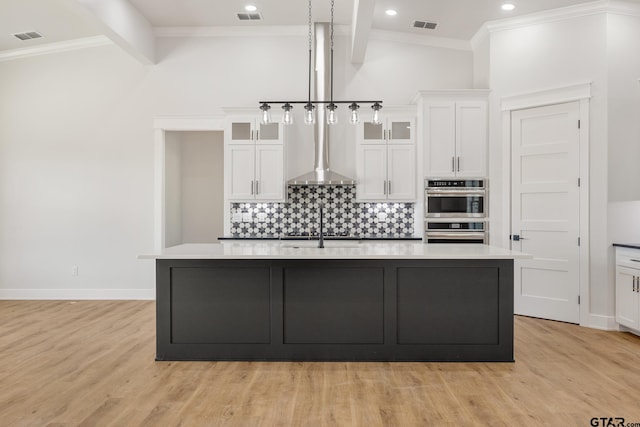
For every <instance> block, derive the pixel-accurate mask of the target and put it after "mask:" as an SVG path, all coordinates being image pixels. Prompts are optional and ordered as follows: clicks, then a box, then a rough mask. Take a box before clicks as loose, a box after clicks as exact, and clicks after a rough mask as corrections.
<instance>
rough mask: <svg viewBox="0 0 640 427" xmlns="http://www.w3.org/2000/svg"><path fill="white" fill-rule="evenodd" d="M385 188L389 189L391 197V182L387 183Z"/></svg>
mask: <svg viewBox="0 0 640 427" xmlns="http://www.w3.org/2000/svg"><path fill="white" fill-rule="evenodd" d="M387 186H388V187H389V193H388V194H389V195H391V181H387Z"/></svg>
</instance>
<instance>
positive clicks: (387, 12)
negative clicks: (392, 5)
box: [384, 9, 398, 16]
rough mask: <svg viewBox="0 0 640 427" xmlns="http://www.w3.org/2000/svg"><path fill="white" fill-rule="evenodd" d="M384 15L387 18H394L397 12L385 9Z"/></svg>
mask: <svg viewBox="0 0 640 427" xmlns="http://www.w3.org/2000/svg"><path fill="white" fill-rule="evenodd" d="M384 13H386V14H387V15H389V16H396V15H397V14H398V11H397V10H393V9H387V10H385V11H384Z"/></svg>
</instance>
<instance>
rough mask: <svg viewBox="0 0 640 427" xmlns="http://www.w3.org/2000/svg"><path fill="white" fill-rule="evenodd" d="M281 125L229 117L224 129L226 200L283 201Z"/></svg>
mask: <svg viewBox="0 0 640 427" xmlns="http://www.w3.org/2000/svg"><path fill="white" fill-rule="evenodd" d="M283 143H284V137H283V126H282V124H281V123H279V122H274V123H270V124H267V125H264V124H261V123H260V121H259V120H258V119H256V118H253V117H250V116H248V117H244V116H231V117H229V118H228V121H227V127H226V131H225V146H224V153H225V163H224V164H225V189H226V198H227V200H233V201H252V200H264V201H284V199H285V191H284V189H285V181H284V177H285V173H284V170H285V163H284V159H285V157H284V145H283Z"/></svg>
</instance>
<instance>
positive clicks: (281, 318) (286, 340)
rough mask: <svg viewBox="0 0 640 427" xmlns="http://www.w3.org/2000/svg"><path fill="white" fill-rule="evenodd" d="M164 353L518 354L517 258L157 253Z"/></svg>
mask: <svg viewBox="0 0 640 427" xmlns="http://www.w3.org/2000/svg"><path fill="white" fill-rule="evenodd" d="M156 282H157V284H156V286H157V302H156V310H157V317H156V322H157V331H156V334H157V337H156V338H157V353H156V360H274V361H285V360H288V361H321V360H325V361H329V360H334V361H356V360H358V361H501V362H512V361H513V260H512V259H477V260H476V259H424V260H415V259H411V260H401V259H390V260H359V259H349V260H327V259H313V260H309V259H304V260H300V259H291V260H290V259H286V260H276V259H265V260H256V259H252V260H224V259H222V260H221V259H157V260H156Z"/></svg>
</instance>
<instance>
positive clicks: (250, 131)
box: [227, 117, 255, 144]
mask: <svg viewBox="0 0 640 427" xmlns="http://www.w3.org/2000/svg"><path fill="white" fill-rule="evenodd" d="M254 123H255V120H254V119H253V118H250V117H234V118H232V119H231V120H230V122H229V125H228V128H227V132H229V137H228V138H229V139H228V141H229V143H232V144H253V141H254V137H255V135H254V132H255V130H254Z"/></svg>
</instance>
